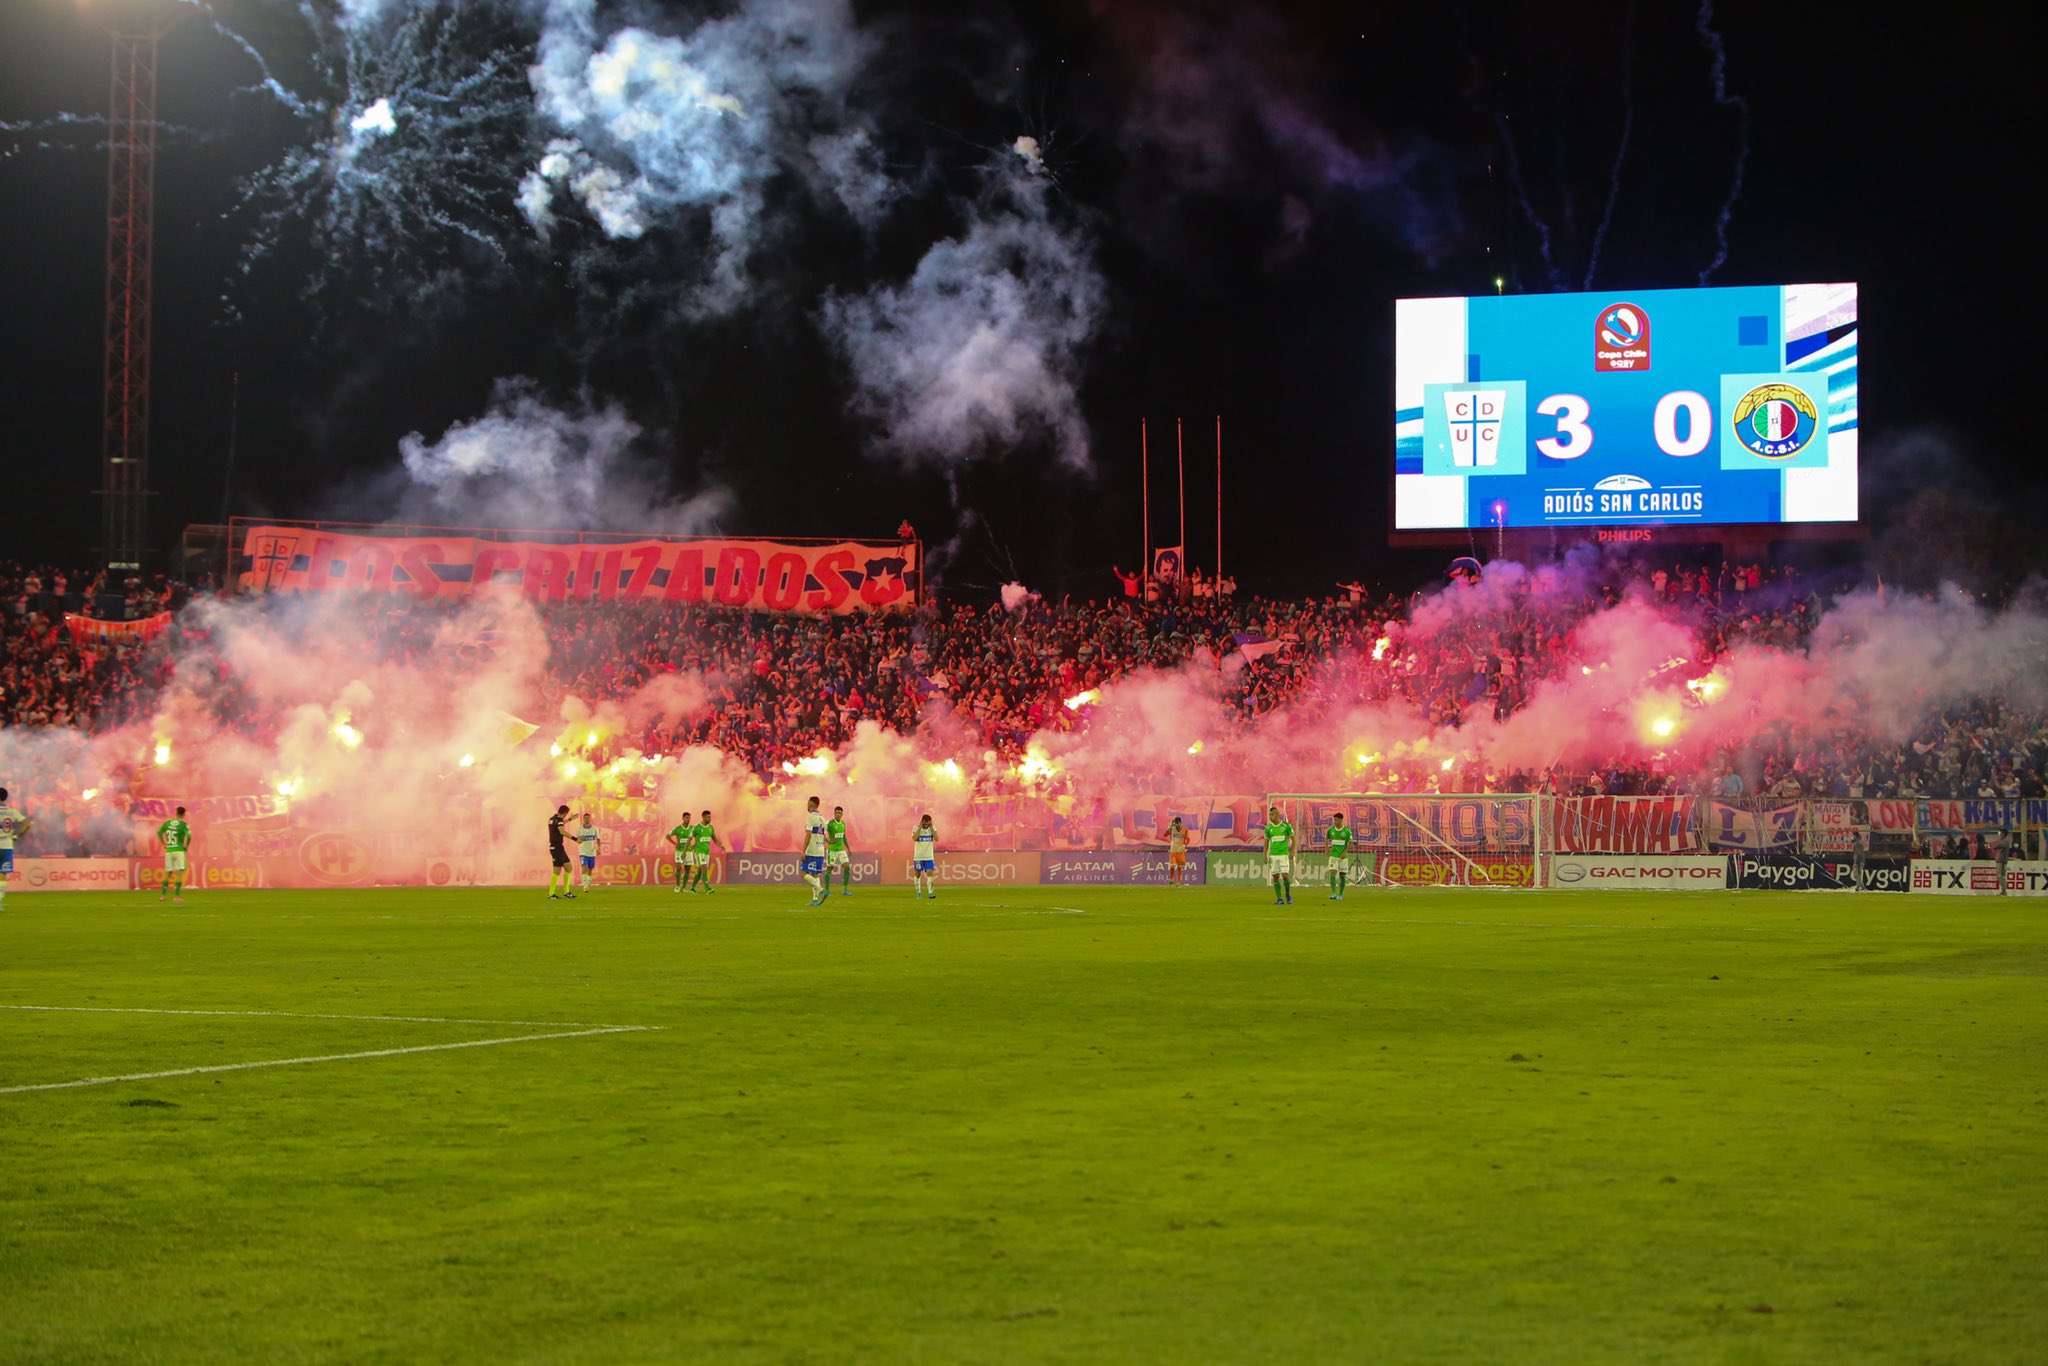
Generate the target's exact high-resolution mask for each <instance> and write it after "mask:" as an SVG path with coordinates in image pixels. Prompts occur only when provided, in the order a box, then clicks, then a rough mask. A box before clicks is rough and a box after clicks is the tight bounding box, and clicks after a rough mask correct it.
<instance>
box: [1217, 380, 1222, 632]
mask: <svg viewBox="0 0 2048 1366" xmlns="http://www.w3.org/2000/svg"><path fill="white" fill-rule="evenodd" d="M1216 579H1217V585H1216V592H1217V595H1218V596H1219V597H1220V596H1221V595H1222V592H1223V584H1222V580H1223V414H1221V413H1218V414H1216Z"/></svg>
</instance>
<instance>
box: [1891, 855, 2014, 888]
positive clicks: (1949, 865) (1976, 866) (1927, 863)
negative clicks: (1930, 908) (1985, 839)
mask: <svg viewBox="0 0 2048 1366" xmlns="http://www.w3.org/2000/svg"><path fill="white" fill-rule="evenodd" d="M1907 890H1908V891H1913V892H1934V893H1936V894H1937V895H1940V896H1997V895H1998V864H1997V863H1996V862H1995V861H1994V860H1991V859H1961V858H1916V859H1914V860H1913V863H1912V867H1911V870H1910V871H1909V872H1908V873H1907ZM2005 894H2006V895H2007V896H2048V863H2031V862H2030V863H2022V862H2020V861H2019V860H2018V859H2014V860H2013V861H2012V862H2011V863H2008V864H2006V865H2005Z"/></svg>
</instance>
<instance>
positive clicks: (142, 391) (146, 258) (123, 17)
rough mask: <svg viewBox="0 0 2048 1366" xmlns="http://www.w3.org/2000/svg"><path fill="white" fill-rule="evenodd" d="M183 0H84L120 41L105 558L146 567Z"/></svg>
mask: <svg viewBox="0 0 2048 1366" xmlns="http://www.w3.org/2000/svg"><path fill="white" fill-rule="evenodd" d="M185 8H186V6H183V5H180V4H178V3H176V0H79V9H80V11H81V12H82V13H84V14H85V15H86V17H88V18H90V19H92V20H93V21H94V22H95V23H97V24H99V25H100V27H102V28H104V29H105V30H106V31H107V34H108V36H109V37H110V38H111V39H112V40H113V78H112V80H111V81H110V82H109V87H108V90H109V93H108V97H107V322H106V343H107V345H106V368H105V388H104V393H103V397H102V400H101V412H100V417H101V435H100V557H101V562H102V563H103V564H105V566H106V567H107V568H108V569H128V570H140V569H141V568H142V560H143V554H144V552H145V550H146V549H147V547H148V538H149V344H150V326H149V322H150V294H151V258H152V256H153V254H154V243H153V237H154V227H155V219H156V58H157V44H158V42H159V40H161V39H162V37H163V36H164V33H165V31H166V30H167V29H169V28H170V26H171V25H172V24H174V23H176V22H177V20H178V18H179V15H180V12H181V11H182V10H183V9H185Z"/></svg>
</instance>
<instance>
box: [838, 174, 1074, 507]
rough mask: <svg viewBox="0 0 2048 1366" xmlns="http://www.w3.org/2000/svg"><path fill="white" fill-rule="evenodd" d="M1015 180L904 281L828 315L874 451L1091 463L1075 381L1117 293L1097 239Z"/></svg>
mask: <svg viewBox="0 0 2048 1366" xmlns="http://www.w3.org/2000/svg"><path fill="white" fill-rule="evenodd" d="M1020 171H1021V174H1020V173H1019V172H1018V171H1009V170H1006V169H998V170H996V171H994V172H992V173H991V174H992V176H994V177H995V178H996V180H997V188H996V190H995V192H994V193H992V194H991V196H990V197H989V199H988V200H987V201H985V202H984V203H981V204H978V205H976V206H975V207H974V208H973V209H972V211H971V221H970V222H969V224H968V227H967V229H966V231H965V232H963V233H962V234H960V235H958V236H955V237H950V238H947V239H945V240H944V241H941V242H938V243H935V244H934V245H933V246H932V247H931V248H930V250H928V251H926V252H925V254H924V259H923V260H921V261H919V262H918V265H917V269H916V270H915V271H913V272H912V274H911V276H910V278H909V279H908V280H906V281H904V282H903V283H901V284H897V285H880V286H877V287H875V288H873V289H871V290H869V291H867V292H866V293H864V294H859V295H844V294H834V295H831V296H829V297H827V299H826V300H825V303H824V305H823V307H822V308H821V309H820V310H819V314H818V319H819V325H820V327H821V328H822V329H823V330H824V333H825V335H826V337H827V338H828V340H830V341H831V343H832V345H833V346H834V348H835V349H837V350H838V352H839V354H840V355H841V356H842V357H843V358H844V360H845V361H846V364H847V366H848V369H849V371H850V372H851V376H852V380H853V384H854V394H853V397H852V400H851V402H850V405H849V406H850V407H851V409H852V411H853V412H854V413H855V414H856V415H857V416H859V417H861V418H863V419H864V420H866V421H868V422H871V423H873V424H874V426H875V427H876V429H877V435H876V437H875V439H874V442H873V445H874V447H875V449H877V450H878V451H882V452H885V453H888V454H892V455H896V456H900V457H902V458H904V459H906V460H910V461H921V460H929V461H934V462H938V463H947V464H950V463H954V462H957V461H960V460H964V459H968V458H971V457H973V456H976V455H982V454H990V453H1001V452H1005V451H1008V450H1011V449H1014V448H1015V447H1017V446H1019V445H1022V444H1024V443H1026V442H1032V441H1044V442H1046V443H1047V444H1049V445H1050V446H1051V447H1052V448H1053V449H1054V451H1056V452H1057V454H1058V455H1059V458H1060V459H1061V460H1062V461H1064V462H1065V463H1067V464H1068V465H1071V466H1074V467H1075V468H1086V467H1087V465H1088V456H1089V442H1088V431H1087V426H1086V424H1085V423H1084V421H1083V420H1082V416H1081V407H1080V392H1079V391H1080V382H1081V377H1082V371H1083V365H1084V361H1085V357H1086V352H1087V350H1088V346H1089V343H1090V342H1091V341H1092V340H1093V339H1094V337H1095V334H1096V331H1097V328H1098V326H1099V324H1100V321H1101V317H1102V314H1103V312H1104V309H1105V307H1106V304H1107V297H1108V286H1107V285H1106V284H1105V283H1104V281H1103V278H1102V275H1101V272H1100V270H1099V269H1098V268H1097V266H1096V262H1095V258H1094V253H1093V244H1092V242H1091V240H1090V239H1089V237H1088V235H1087V234H1086V233H1085V232H1084V231H1083V230H1081V229H1079V228H1076V227H1071V226H1066V225H1064V224H1062V223H1060V222H1059V221H1057V220H1056V219H1055V218H1054V216H1053V214H1052V205H1051V203H1050V199H1049V196H1050V194H1051V187H1050V185H1049V184H1048V183H1047V182H1046V181H1045V180H1044V179H1035V178H1033V177H1031V175H1030V173H1029V171H1028V170H1023V169H1022V168H1020Z"/></svg>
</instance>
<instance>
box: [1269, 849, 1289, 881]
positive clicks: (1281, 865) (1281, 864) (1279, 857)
mask: <svg viewBox="0 0 2048 1366" xmlns="http://www.w3.org/2000/svg"><path fill="white" fill-rule="evenodd" d="M1283 874H1284V875H1285V876H1287V877H1293V876H1294V855H1292V854H1268V855H1266V876H1267V877H1280V876H1282V875H1283Z"/></svg>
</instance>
